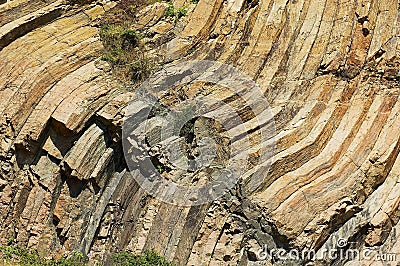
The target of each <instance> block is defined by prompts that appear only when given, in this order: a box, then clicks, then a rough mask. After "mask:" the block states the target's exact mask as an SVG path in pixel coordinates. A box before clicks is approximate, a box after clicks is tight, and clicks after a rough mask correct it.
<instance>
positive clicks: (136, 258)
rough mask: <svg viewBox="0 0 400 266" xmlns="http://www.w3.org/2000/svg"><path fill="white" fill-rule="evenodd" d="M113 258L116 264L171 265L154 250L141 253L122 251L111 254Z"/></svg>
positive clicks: (132, 265)
mask: <svg viewBox="0 0 400 266" xmlns="http://www.w3.org/2000/svg"><path fill="white" fill-rule="evenodd" d="M113 260H114V262H115V263H116V265H118V266H173V264H172V263H171V262H169V261H167V260H166V259H165V258H163V257H161V256H159V255H158V254H157V253H156V252H154V251H151V250H145V251H144V252H143V254H141V255H134V254H132V253H129V252H126V251H123V252H120V253H118V254H115V255H113Z"/></svg>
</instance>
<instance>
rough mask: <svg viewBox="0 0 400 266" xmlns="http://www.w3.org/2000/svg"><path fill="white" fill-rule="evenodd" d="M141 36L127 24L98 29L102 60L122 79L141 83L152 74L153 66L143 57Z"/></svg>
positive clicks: (108, 25)
mask: <svg viewBox="0 0 400 266" xmlns="http://www.w3.org/2000/svg"><path fill="white" fill-rule="evenodd" d="M141 39H142V36H141V35H140V34H139V33H138V32H137V31H136V30H134V29H133V28H132V27H131V26H130V25H129V23H122V24H111V25H110V24H105V25H103V26H101V28H100V40H101V41H102V42H103V46H104V53H103V56H102V60H104V61H107V62H109V63H110V64H111V66H112V67H113V69H114V71H115V72H116V73H117V74H119V76H120V77H122V78H123V79H128V80H130V81H133V82H136V81H142V80H144V79H146V78H147V77H148V76H149V75H150V74H151V72H152V70H153V68H154V64H153V63H152V62H151V61H150V59H149V58H148V57H147V56H146V55H145V52H144V47H143V46H142V45H141Z"/></svg>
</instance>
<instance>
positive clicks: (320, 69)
mask: <svg viewBox="0 0 400 266" xmlns="http://www.w3.org/2000/svg"><path fill="white" fill-rule="evenodd" d="M0 4H1V5H0V60H1V63H2V67H1V69H0V99H1V102H0V113H1V116H0V136H1V137H0V166H1V167H0V219H1V221H2V223H1V224H0V229H1V230H0V242H1V243H3V244H6V243H7V242H8V241H9V240H10V239H15V241H16V242H17V243H18V244H19V245H22V246H27V247H29V248H34V249H37V250H39V252H41V253H43V254H46V255H48V254H53V255H57V254H62V253H65V252H68V251H71V250H78V251H81V252H83V253H84V254H85V255H87V256H88V257H89V259H90V261H91V262H95V261H106V262H107V263H110V254H112V253H115V252H118V251H120V250H124V249H126V250H129V251H132V252H141V251H142V250H143V249H154V250H156V251H157V252H158V253H159V254H160V255H162V256H164V257H166V258H168V259H169V260H171V261H173V262H174V263H175V264H176V265H273V264H276V265H302V263H304V262H305V261H307V259H304V258H302V259H300V260H296V261H290V262H288V261H286V262H285V261H284V260H280V259H279V258H272V259H271V258H268V259H267V260H265V261H262V262H260V261H258V260H259V259H260V258H259V254H258V253H259V252H258V251H259V250H260V249H261V248H265V247H266V248H267V250H273V249H277V248H284V249H285V250H287V251H289V250H290V249H296V250H304V249H313V250H315V251H316V252H320V253H321V252H322V251H323V250H324V249H328V250H329V249H333V248H335V247H336V246H337V243H338V240H343V239H345V240H346V241H348V245H347V246H345V247H343V248H347V249H349V248H353V249H356V250H358V251H360V252H361V251H363V250H366V249H373V250H374V251H376V252H380V253H386V254H397V261H395V262H394V263H396V262H397V263H399V262H400V254H399V252H400V238H399V232H400V223H399V219H400V209H399V204H400V156H399V152H400V103H399V101H398V97H399V88H400V72H399V71H400V70H399V67H400V48H399V47H400V39H399V34H400V30H399V29H400V12H399V3H398V2H397V1H394V0H381V1H372V0H356V1H342V0H310V1H307V0H293V1H292V0H285V1H283V0H276V1H272V0H264V1H257V0H255V1H243V0H232V1H231V0H200V1H199V2H198V3H189V2H188V3H186V2H185V1H180V0H179V1H178V0H177V1H174V3H173V4H174V5H175V6H176V7H182V6H185V8H187V10H188V12H187V14H186V15H185V16H184V17H183V18H180V19H179V20H178V21H172V20H171V19H168V18H166V16H165V12H166V9H167V8H168V5H166V4H164V3H154V4H152V5H150V6H148V7H146V8H145V10H142V11H139V12H138V14H137V17H138V19H137V21H138V23H137V25H135V27H136V28H137V30H140V31H142V32H145V33H146V34H147V35H146V38H145V42H146V47H147V52H148V53H149V54H151V55H152V56H154V57H157V58H162V60H163V62H164V63H165V64H173V63H177V62H184V61H189V60H214V61H218V62H221V63H225V64H229V65H232V66H234V67H236V68H237V69H239V70H240V71H242V72H243V73H245V74H246V75H248V76H249V77H250V78H251V79H253V80H254V81H256V82H257V84H258V85H259V87H260V89H261V90H262V93H263V94H264V96H265V98H266V99H267V101H268V103H269V105H270V106H269V108H270V110H272V111H271V112H272V114H273V120H274V133H273V136H272V138H270V139H268V140H266V141H265V143H260V145H261V146H264V147H274V154H273V156H271V157H269V158H264V159H263V160H261V161H259V162H258V163H256V164H255V165H254V167H249V169H247V170H246V171H245V174H244V175H243V177H242V179H241V180H240V182H239V184H238V185H237V186H236V187H235V189H232V190H231V191H230V192H229V193H228V194H227V195H225V196H224V197H222V198H220V199H218V200H215V201H214V202H211V203H209V204H204V205H200V206H192V207H179V206H174V205H170V204H167V203H164V202H160V201H158V200H157V199H154V198H152V197H150V196H149V195H147V194H146V193H145V192H144V191H143V190H142V189H141V188H140V186H139V185H138V184H137V183H136V182H135V181H134V180H133V178H132V176H131V175H130V174H129V173H128V172H127V171H126V170H127V169H126V168H127V167H126V163H125V159H124V156H123V149H122V144H121V128H122V121H123V117H124V114H125V111H126V106H127V105H128V103H129V102H130V100H131V99H133V98H134V96H135V90H134V89H133V90H130V89H129V88H128V87H126V86H124V85H123V84H122V83H121V82H120V81H118V80H117V79H115V77H114V76H113V75H112V74H111V72H110V70H109V69H110V67H109V66H108V64H107V63H106V62H104V61H102V60H101V53H102V49H103V46H102V43H101V41H100V38H99V29H98V27H97V26H96V23H94V21H95V20H96V19H98V18H99V17H101V16H103V14H104V12H106V11H108V10H109V9H111V8H112V7H114V6H115V3H113V2H101V1H99V2H95V3H91V4H87V5H85V6H77V5H72V4H68V3H66V2H63V1H54V0H46V1H38V0H14V1H7V2H5V1H1V2H0ZM203 85H204V88H207V89H209V91H210V93H211V95H215V96H216V97H217V98H219V99H220V100H223V101H226V102H230V103H231V104H232V105H235V106H236V107H238V108H239V109H240V110H241V117H242V118H243V119H244V120H245V123H246V126H250V127H251V128H250V129H249V130H248V131H247V132H242V131H240V130H237V129H236V130H235V128H233V129H232V130H231V131H230V132H233V134H236V135H235V136H237V138H238V139H240V138H241V134H247V135H248V136H249V138H250V139H254V140H257V138H258V135H257V134H258V130H257V129H260V127H261V128H262V127H268V126H269V125H270V124H269V123H267V122H265V123H264V124H257V121H258V120H256V119H260V118H261V119H262V114H263V111H264V110H263V108H264V107H263V106H260V108H261V109H260V110H258V111H259V113H256V114H255V115H254V113H253V112H252V111H251V110H250V111H249V110H247V109H246V106H245V104H244V103H243V102H240V100H237V99H235V97H233V96H232V94H230V93H229V92H227V91H226V90H224V88H221V87H219V86H216V85H214V86H213V85H210V84H203ZM197 90H198V88H196V86H191V87H190V88H189V89H188V91H187V93H186V96H185V97H188V98H190V97H193V95H196V93H198V91H197ZM175 96H176V95H175ZM175 96H174V97H175ZM162 97H164V100H165V102H169V103H172V102H173V100H171V99H169V98H168V96H165V95H164V96H162ZM162 97H161V98H162ZM172 98H173V97H172ZM162 100H163V99H162ZM265 108H266V107H265ZM225 118H226V120H229V116H228V115H227V116H226V117H225ZM207 123H208V122H207V121H202V122H201V121H200V122H198V124H196V125H197V126H198V127H200V128H201V127H203V128H205V127H206V126H205V125H206V124H207ZM239 141H240V140H239ZM257 147H258V146H254V147H251V148H252V151H254V152H255V154H256V153H257ZM260 173H261V174H262V177H263V182H262V183H261V184H260V186H259V187H258V188H257V190H255V191H252V192H248V191H247V189H246V184H248V180H251V178H252V177H253V176H254V175H255V174H260ZM360 260H361V261H360ZM360 260H353V261H352V260H350V259H349V260H339V259H335V258H326V257H325V258H323V259H322V260H320V261H319V262H318V263H321V265H386V264H383V262H380V261H374V260H373V259H371V258H370V259H366V258H361V259H360ZM285 263H286V264H285ZM288 263H289V264H288ZM392 263H393V262H392ZM393 265H394V264H393ZM396 265H397V264H396Z"/></svg>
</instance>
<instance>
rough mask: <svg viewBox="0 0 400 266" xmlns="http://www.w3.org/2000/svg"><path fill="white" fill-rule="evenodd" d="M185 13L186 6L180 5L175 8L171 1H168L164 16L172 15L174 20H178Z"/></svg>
mask: <svg viewBox="0 0 400 266" xmlns="http://www.w3.org/2000/svg"><path fill="white" fill-rule="evenodd" d="M186 14H187V6H186V5H185V6H183V7H180V8H178V9H175V7H174V5H173V4H172V3H171V2H168V9H167V11H166V12H165V16H166V17H173V18H174V20H175V21H177V20H179V19H180V18H182V17H184V16H186Z"/></svg>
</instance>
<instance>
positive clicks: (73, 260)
mask: <svg viewBox="0 0 400 266" xmlns="http://www.w3.org/2000/svg"><path fill="white" fill-rule="evenodd" d="M0 251H1V253H2V260H3V262H8V263H12V265H18V266H83V265H86V264H85V263H84V262H83V259H84V258H83V255H82V254H81V253H79V252H73V253H72V254H71V255H70V256H69V257H65V256H64V257H62V258H60V259H46V258H42V257H40V256H39V255H38V253H37V252H36V251H33V250H29V249H26V248H21V247H19V246H17V245H8V246H0Z"/></svg>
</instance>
